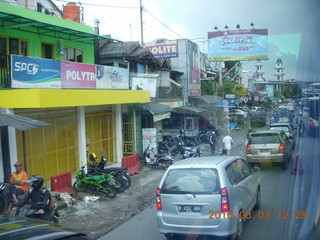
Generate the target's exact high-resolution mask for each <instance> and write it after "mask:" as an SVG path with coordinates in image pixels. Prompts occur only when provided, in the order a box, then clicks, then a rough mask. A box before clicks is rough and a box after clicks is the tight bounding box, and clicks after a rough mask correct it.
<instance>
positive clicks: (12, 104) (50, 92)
mask: <svg viewBox="0 0 320 240" xmlns="http://www.w3.org/2000/svg"><path fill="white" fill-rule="evenodd" d="M139 102H150V92H149V91H143V90H96V89H95V90H87V89H86V90H79V89H12V90H1V91H0V107H2V108H53V107H73V106H94V105H104V104H126V103H139Z"/></svg>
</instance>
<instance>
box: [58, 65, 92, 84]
mask: <svg viewBox="0 0 320 240" xmlns="http://www.w3.org/2000/svg"><path fill="white" fill-rule="evenodd" d="M61 82H62V84H61V87H62V88H96V66H95V65H93V64H84V63H75V62H62V63H61Z"/></svg>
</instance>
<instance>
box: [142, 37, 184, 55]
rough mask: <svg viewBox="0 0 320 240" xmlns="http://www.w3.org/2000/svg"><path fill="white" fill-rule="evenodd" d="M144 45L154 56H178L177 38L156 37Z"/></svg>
mask: <svg viewBox="0 0 320 240" xmlns="http://www.w3.org/2000/svg"><path fill="white" fill-rule="evenodd" d="M144 46H145V48H147V49H149V51H150V52H151V53H152V55H153V56H154V57H155V58H172V57H178V43H177V40H168V39H156V40H154V41H153V42H150V43H145V44H144Z"/></svg>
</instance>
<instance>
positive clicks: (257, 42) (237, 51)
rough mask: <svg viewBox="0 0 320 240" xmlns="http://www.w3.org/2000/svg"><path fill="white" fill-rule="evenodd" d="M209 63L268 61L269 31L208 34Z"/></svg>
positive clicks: (249, 30) (235, 31) (250, 30)
mask: <svg viewBox="0 0 320 240" xmlns="http://www.w3.org/2000/svg"><path fill="white" fill-rule="evenodd" d="M208 59H209V61H213V62H219V61H241V60H268V59H269V43H268V29H247V30H242V29H240V30H230V31H216V32H208Z"/></svg>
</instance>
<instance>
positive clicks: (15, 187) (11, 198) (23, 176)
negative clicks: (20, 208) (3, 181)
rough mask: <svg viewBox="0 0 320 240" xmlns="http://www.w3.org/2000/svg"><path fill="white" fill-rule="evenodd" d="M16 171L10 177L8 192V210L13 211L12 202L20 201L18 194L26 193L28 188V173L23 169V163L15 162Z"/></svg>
mask: <svg viewBox="0 0 320 240" xmlns="http://www.w3.org/2000/svg"><path fill="white" fill-rule="evenodd" d="M14 166H15V168H16V171H15V172H13V173H12V175H11V177H10V186H9V193H8V202H9V206H8V211H7V212H11V209H12V204H16V203H18V199H17V196H19V195H22V194H24V193H25V192H26V191H27V190H28V183H27V180H28V178H29V177H28V174H27V173H26V172H25V171H23V170H21V163H20V162H16V163H15V164H14Z"/></svg>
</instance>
